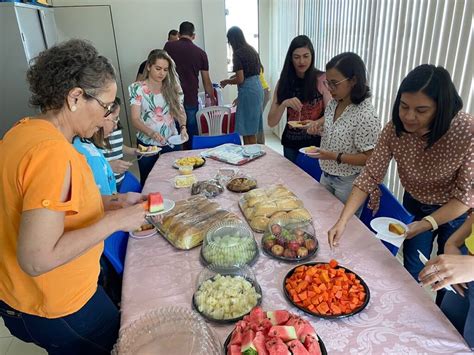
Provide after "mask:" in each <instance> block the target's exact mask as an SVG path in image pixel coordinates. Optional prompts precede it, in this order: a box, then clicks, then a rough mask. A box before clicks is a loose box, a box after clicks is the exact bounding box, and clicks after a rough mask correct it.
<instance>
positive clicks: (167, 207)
mask: <svg viewBox="0 0 474 355" xmlns="http://www.w3.org/2000/svg"><path fill="white" fill-rule="evenodd" d="M163 207H164V210H163V211H159V212H155V213H150V212H148V213H147V214H146V215H147V216H157V215H159V214H163V213H166V212H169V211H171V210H172V209H173V208H174V201H173V200H168V199H167V198H164V199H163Z"/></svg>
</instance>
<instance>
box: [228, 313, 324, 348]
mask: <svg viewBox="0 0 474 355" xmlns="http://www.w3.org/2000/svg"><path fill="white" fill-rule="evenodd" d="M226 343H227V342H226ZM226 351H227V352H226V354H227V355H234V354H239V355H240V354H246V355H262V354H265V355H273V354H285V355H286V354H288V355H289V354H290V353H291V354H294V355H321V346H320V343H319V340H318V335H317V334H316V331H315V330H314V328H313V326H312V325H311V323H309V322H308V321H307V320H305V319H303V318H301V317H300V316H298V315H296V314H292V313H290V312H288V311H286V310H277V311H267V312H264V311H263V310H262V309H261V308H260V307H255V308H254V309H252V311H251V312H250V314H249V315H246V316H245V317H244V318H243V320H241V321H238V322H237V324H236V325H235V328H234V330H233V331H232V333H231V335H230V339H229V340H228V343H227V348H226Z"/></svg>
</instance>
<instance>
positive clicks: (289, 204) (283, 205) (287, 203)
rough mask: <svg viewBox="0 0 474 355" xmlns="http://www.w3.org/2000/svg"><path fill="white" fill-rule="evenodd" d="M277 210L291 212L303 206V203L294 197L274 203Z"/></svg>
mask: <svg viewBox="0 0 474 355" xmlns="http://www.w3.org/2000/svg"><path fill="white" fill-rule="evenodd" d="M276 205H277V208H278V210H282V211H291V210H294V209H297V208H300V207H301V206H303V203H302V202H301V201H300V200H298V199H297V198H294V197H288V198H283V199H280V200H277V201H276Z"/></svg>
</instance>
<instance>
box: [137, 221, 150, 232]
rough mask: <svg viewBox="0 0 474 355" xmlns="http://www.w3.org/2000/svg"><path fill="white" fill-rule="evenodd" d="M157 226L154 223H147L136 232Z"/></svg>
mask: <svg viewBox="0 0 474 355" xmlns="http://www.w3.org/2000/svg"><path fill="white" fill-rule="evenodd" d="M153 228H155V227H154V226H153V224H150V223H147V224H144V225H142V226H141V227H140V228H138V229H137V230H136V231H135V232H143V231H147V230H150V229H153Z"/></svg>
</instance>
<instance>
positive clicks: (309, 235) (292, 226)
mask: <svg viewBox="0 0 474 355" xmlns="http://www.w3.org/2000/svg"><path fill="white" fill-rule="evenodd" d="M317 246H318V244H317V240H316V238H315V237H314V228H313V227H312V225H311V224H310V223H307V222H300V223H289V224H288V225H286V226H285V225H280V224H270V228H268V230H267V232H265V233H264V235H263V238H262V247H263V250H264V251H265V252H266V253H267V254H270V255H271V256H274V257H276V258H279V259H284V260H290V261H291V260H295V261H298V260H303V259H305V258H307V257H308V256H312V255H313V254H314V253H316V250H317Z"/></svg>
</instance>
